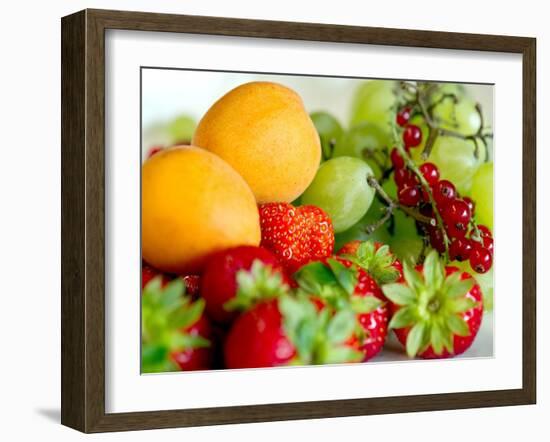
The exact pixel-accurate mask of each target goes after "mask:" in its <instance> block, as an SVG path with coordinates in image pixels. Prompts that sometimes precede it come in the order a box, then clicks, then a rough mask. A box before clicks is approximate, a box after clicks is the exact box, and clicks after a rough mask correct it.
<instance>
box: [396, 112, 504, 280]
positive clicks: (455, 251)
mask: <svg viewBox="0 0 550 442" xmlns="http://www.w3.org/2000/svg"><path fill="white" fill-rule="evenodd" d="M410 115H411V110H410V108H404V109H402V110H401V111H399V113H398V114H397V124H398V125H399V126H401V127H404V130H403V144H404V146H405V151H406V152H407V153H408V152H409V151H410V149H411V148H414V147H417V146H418V145H419V144H420V143H421V141H422V132H421V131H420V128H418V127H417V126H415V125H411V124H408V121H409V118H410ZM390 158H391V162H392V164H393V167H394V180H395V184H396V185H397V198H398V200H399V202H400V203H401V204H403V205H404V206H409V207H418V208H419V211H420V213H421V214H422V215H424V216H425V217H427V218H429V219H430V220H432V219H436V215H435V213H434V208H433V206H432V203H431V199H430V194H429V191H428V189H426V188H425V187H424V186H423V185H422V183H421V181H420V179H419V178H418V176H417V175H416V174H415V173H414V172H413V171H412V170H411V169H410V168H408V167H407V166H406V165H405V160H404V159H403V157H402V156H401V154H400V153H399V151H398V149H397V148H393V149H392V151H391V154H390ZM419 171H420V173H421V174H422V176H423V177H424V179H425V181H426V182H427V184H428V186H429V187H430V189H429V190H431V193H432V197H433V201H434V202H435V205H436V207H437V210H438V212H439V215H440V217H441V220H442V221H443V228H444V229H445V233H446V235H447V238H448V239H449V258H450V259H452V260H458V261H466V260H468V259H469V260H470V265H471V267H472V269H474V270H475V271H476V272H477V273H485V272H487V271H488V270H489V269H490V268H491V266H492V264H493V244H494V243H493V238H492V234H491V231H490V230H489V228H487V227H486V226H483V225H476V224H475V221H474V210H475V205H474V202H473V201H472V200H471V199H470V198H468V197H463V198H461V197H460V196H459V195H458V192H457V191H456V188H455V186H454V185H453V183H451V182H450V181H448V180H440V179H439V178H440V174H439V170H438V168H437V166H436V165H435V164H433V163H428V162H426V163H423V164H422V165H421V166H420V167H419ZM419 224H420V227H421V228H422V230H424V231H425V233H426V234H427V236H428V237H429V239H430V244H431V246H432V247H433V248H434V249H436V250H437V251H439V252H440V253H443V252H445V239H444V237H443V235H444V233H443V229H442V228H441V227H440V226H438V225H437V222H434V223H430V224H425V223H419ZM433 224H435V225H433Z"/></svg>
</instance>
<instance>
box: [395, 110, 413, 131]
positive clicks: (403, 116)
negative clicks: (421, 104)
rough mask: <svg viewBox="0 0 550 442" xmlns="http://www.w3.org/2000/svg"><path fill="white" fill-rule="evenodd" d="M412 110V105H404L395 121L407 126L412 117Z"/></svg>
mask: <svg viewBox="0 0 550 442" xmlns="http://www.w3.org/2000/svg"><path fill="white" fill-rule="evenodd" d="M411 112H412V109H411V108H410V107H404V108H403V109H401V110H400V111H399V112H397V115H396V116H395V122H396V123H397V124H398V125H399V126H405V124H407V123H408V122H409V120H410V119H411Z"/></svg>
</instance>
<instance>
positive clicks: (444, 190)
mask: <svg viewBox="0 0 550 442" xmlns="http://www.w3.org/2000/svg"><path fill="white" fill-rule="evenodd" d="M432 191H433V196H434V199H435V202H436V204H437V206H438V207H439V208H440V209H442V208H443V207H445V206H446V205H447V204H449V203H450V202H451V201H453V200H454V199H455V197H456V188H455V186H454V184H453V183H451V182H450V181H447V180H441V181H438V182H437V183H436V184H435V185H434V186H433V188H432Z"/></svg>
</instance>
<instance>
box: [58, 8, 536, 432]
mask: <svg viewBox="0 0 550 442" xmlns="http://www.w3.org/2000/svg"><path fill="white" fill-rule="evenodd" d="M61 24H62V342H61V344H62V412H61V416H62V423H63V424H64V425H67V426H70V427H73V428H75V429H78V430H80V431H83V432H103V431H121V430H139V429H151V428H168V427H183V426H198V425H216V424H228V423H241V422H243V423H244V422H261V421H277V420H288V419H312V418H324V417H338V416H354V415H368V414H381V413H402V412H411V411H430V410H444V409H459V408H470V407H493V406H504V405H526V404H533V403H535V400H536V350H535V349H536V345H535V330H536V323H535V318H536V314H535V313H536V312H535V301H536V270H535V269H536V220H535V217H536V203H535V201H536V187H535V183H536V175H535V174H536V149H535V145H536V138H535V133H536V131H535V125H536V118H535V117H536V112H535V110H536V106H535V85H536V81H535V76H536V62H535V54H536V43H535V39H533V38H526V37H511V36H495V35H474V34H457V33H447V32H431V31H430V32H428V31H415V30H404V29H384V28H368V27H349V26H340V25H326V24H323V25H321V24H312V23H290V22H273V21H260V20H241V19H234V18H231V19H230V18H214V17H198V16H184V15H166V14H152V13H140V12H122V11H104V10H85V11H81V12H78V13H75V14H73V15H70V16H67V17H64V18H63V19H62V23H61Z"/></svg>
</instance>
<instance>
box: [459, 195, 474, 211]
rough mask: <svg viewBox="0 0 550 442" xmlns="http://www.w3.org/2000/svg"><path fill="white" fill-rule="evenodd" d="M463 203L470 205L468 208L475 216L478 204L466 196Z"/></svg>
mask: <svg viewBox="0 0 550 442" xmlns="http://www.w3.org/2000/svg"><path fill="white" fill-rule="evenodd" d="M462 201H464V202H465V203H466V204H468V207H469V208H470V212H471V213H472V215H473V214H474V211H475V208H476V204H475V203H474V200H473V199H472V198H470V197H467V196H465V197H464V198H462Z"/></svg>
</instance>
